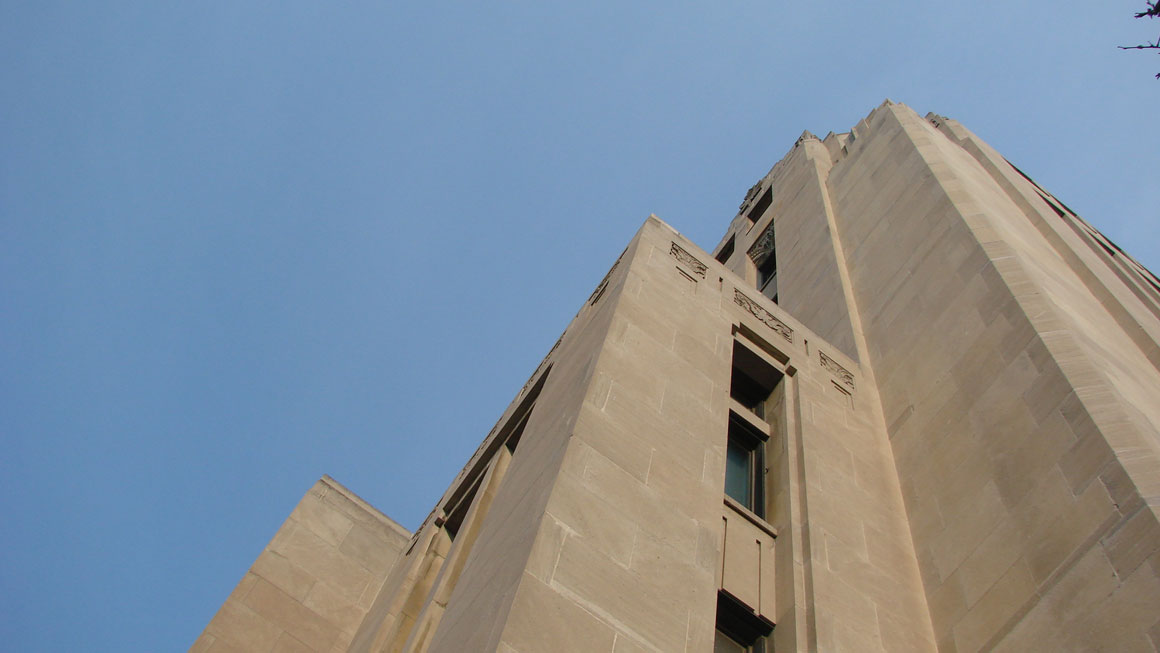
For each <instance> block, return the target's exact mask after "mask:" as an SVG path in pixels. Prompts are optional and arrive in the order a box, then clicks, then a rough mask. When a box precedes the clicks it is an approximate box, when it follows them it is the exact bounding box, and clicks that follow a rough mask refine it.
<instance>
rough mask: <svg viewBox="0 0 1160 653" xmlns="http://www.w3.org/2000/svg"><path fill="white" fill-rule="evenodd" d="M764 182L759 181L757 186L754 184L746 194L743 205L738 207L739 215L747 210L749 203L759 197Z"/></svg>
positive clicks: (742, 201)
mask: <svg viewBox="0 0 1160 653" xmlns="http://www.w3.org/2000/svg"><path fill="white" fill-rule="evenodd" d="M762 181H763V180H761V179H758V180H757V183H756V184H753V185H752V186H750V187H749V190H748V191H747V192H746V193H745V199H743V200H741V205H740V206H738V207H737V212H738V213H741V212H742V211H744V210H745V209H746V208H748V207H749V203H750V202H752V201H753V198H755V197H757V191H759V190H761V182H762Z"/></svg>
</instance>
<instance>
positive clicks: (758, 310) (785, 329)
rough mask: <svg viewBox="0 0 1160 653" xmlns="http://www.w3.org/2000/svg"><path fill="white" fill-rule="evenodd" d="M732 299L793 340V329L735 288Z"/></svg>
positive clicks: (788, 339)
mask: <svg viewBox="0 0 1160 653" xmlns="http://www.w3.org/2000/svg"><path fill="white" fill-rule="evenodd" d="M733 301H734V302H736V304H737V305H738V306H740V307H741V308H744V309H745V310H747V311H749V312H750V313H751V314H752V315H753V317H755V318H757V319H759V320H761V322H762V324H764V325H765V326H767V327H769V328H771V329H773V330H774V331H776V332H777V333H778V334H779V335H780V336H781V337H782V338H785V339H786V340H787V341H789V342H791V343H792V342H793V329H791V328H789V326H788V325H786V323H785V322H782V321H781V320H779V319H777V318H776V317H774V316H773V313H770V312H769V311H767V310H765V309H764V308H762V307H761V306H760V305H759V304H758V303H757V302H755V301H753V300H752V299H750V298H749V297H748V296H747V295H746V294H745V293H743V292H741V291H740V290H738V289H737V288H734V289H733ZM835 364H836V363H835ZM847 374H848V372H847Z"/></svg>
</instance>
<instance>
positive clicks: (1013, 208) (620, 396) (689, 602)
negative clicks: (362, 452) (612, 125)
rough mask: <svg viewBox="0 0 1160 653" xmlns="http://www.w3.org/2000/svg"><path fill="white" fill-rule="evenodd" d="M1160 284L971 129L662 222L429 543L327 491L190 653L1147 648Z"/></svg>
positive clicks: (897, 116)
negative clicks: (702, 225) (696, 219)
mask: <svg viewBox="0 0 1160 653" xmlns="http://www.w3.org/2000/svg"><path fill="white" fill-rule="evenodd" d="M1158 510H1160V282H1158V281H1157V279H1156V277H1155V276H1153V275H1152V274H1151V273H1149V272H1148V271H1147V270H1145V269H1144V268H1143V267H1141V266H1140V265H1139V264H1138V263H1137V262H1136V261H1134V260H1133V259H1132V258H1131V257H1130V256H1128V255H1126V254H1125V253H1124V252H1123V251H1122V250H1120V249H1119V248H1117V247H1116V246H1115V245H1113V244H1112V243H1110V242H1109V241H1108V240H1107V239H1106V238H1104V237H1103V236H1102V235H1101V234H1100V233H1099V232H1098V231H1096V230H1095V229H1094V228H1092V227H1091V226H1090V225H1089V224H1088V223H1086V222H1085V221H1084V220H1082V219H1081V218H1079V217H1078V216H1076V215H1075V214H1074V213H1072V212H1071V211H1070V210H1069V209H1068V208H1067V207H1066V206H1065V205H1064V204H1063V203H1062V202H1060V201H1059V200H1057V199H1056V198H1055V197H1054V196H1053V195H1052V194H1050V193H1048V192H1047V191H1045V190H1044V189H1042V188H1040V187H1039V186H1038V185H1037V184H1035V182H1033V181H1032V180H1031V179H1029V178H1028V177H1027V176H1025V175H1024V174H1023V173H1022V172H1020V171H1019V170H1018V169H1017V168H1015V167H1014V166H1013V165H1011V164H1010V163H1009V162H1007V161H1006V160H1005V159H1004V158H1003V157H1002V156H1001V155H999V154H998V153H997V152H996V151H995V150H993V149H992V148H991V147H990V146H988V145H987V144H986V143H984V142H983V141H981V140H980V139H979V138H977V137H976V136H975V135H974V134H972V133H971V132H969V131H968V130H966V129H965V128H964V127H962V126H961V125H960V124H958V123H957V122H955V121H953V120H948V119H945V118H942V117H939V116H934V115H929V116H927V117H926V118H923V117H921V116H919V115H917V114H916V113H914V112H913V111H912V110H911V109H909V108H908V107H906V106H904V105H900V104H893V103H890V102H886V103H884V104H883V105H882V106H880V107H878V108H877V109H875V110H874V111H872V112H871V113H870V115H869V116H867V117H866V118H865V119H864V120H863V121H861V122H860V123H859V124H858V125H856V126H855V127H854V128H853V129H852V130H850V131H849V132H847V133H843V134H830V135H828V136H826V137H825V138H824V139H819V138H817V137H815V136H813V135H811V134H809V133H805V134H803V135H802V137H801V138H800V139H799V140H798V141H797V142H796V143H795V144H794V145H793V147H792V148H791V149H790V151H789V153H788V154H786V155H785V157H784V158H783V159H782V160H781V161H780V162H778V163H777V164H776V165H775V166H774V167H773V169H772V170H770V172H769V173H768V174H767V175H766V176H765V177H763V178H762V179H761V180H760V181H759V182H758V183H757V184H756V185H754V186H753V188H752V189H750V191H749V193H748V195H747V196H746V198H745V201H744V203H743V204H742V206H741V210H740V211H739V213H738V214H737V216H736V217H734V218H733V220H732V222H731V223H730V224H729V227H728V230H727V231H726V233H725V237H724V238H723V239H722V240H721V242H720V243H718V244H717V246H716V248H714V250H713V251H712V253H709V252H706V251H705V250H702V249H700V248H699V247H697V246H696V245H694V244H693V243H691V242H689V241H688V240H686V239H685V238H684V237H682V236H681V235H680V234H679V233H677V232H676V231H674V230H673V229H672V228H670V227H669V226H668V225H666V224H664V223H663V222H661V221H660V220H658V219H656V218H654V217H650V218H649V219H648V220H647V221H646V222H645V223H644V225H643V226H642V227H641V229H640V231H639V232H638V233H637V235H636V236H635V237H634V238H633V239H632V241H631V242H630V243H629V244H628V246H627V248H626V249H625V250H624V253H623V254H621V256H620V258H619V259H618V260H617V261H616V262H615V263H614V264H613V266H612V268H611V269H610V270H609V272H608V274H607V275H606V276H605V277H604V279H603V280H601V281H600V283H599V284H598V285H597V287H596V289H595V291H594V292H593V293H592V295H591V297H589V298H588V299H587V300H586V301H585V302H584V303H583V305H582V306H581V308H580V311H579V312H578V313H577V315H576V317H575V319H574V320H573V321H572V323H571V324H570V325H569V326H568V328H567V330H566V331H565V332H564V334H563V335H562V336H561V337H560V340H559V341H558V342H557V343H556V345H555V346H554V347H552V349H551V351H549V352H548V354H547V356H546V357H545V358H544V360H543V362H542V363H541V364H540V366H539V367H538V368H537V369H536V370H535V371H534V373H533V374H531V376H530V378H529V380H528V382H527V384H526V385H525V386H524V388H523V389H522V390H521V391H520V393H519V394H518V395H517V397H516V398H515V399H514V401H513V402H512V404H511V405H510V406H509V407H508V409H507V410H506V412H505V413H504V415H503V417H502V418H501V419H500V420H499V423H498V424H497V425H496V426H495V428H494V429H493V430H492V431H491V433H489V434H488V435H487V437H486V438H485V439H484V440H483V443H482V444H481V445H480V447H479V449H478V450H477V451H476V453H475V454H474V455H473V456H472V458H471V460H469V461H468V463H467V465H466V466H465V467H464V468H463V471H462V472H461V473H460V474H459V476H458V477H457V478H456V479H455V481H454V482H453V483H452V485H451V487H450V488H449V489H448V490H447V492H446V494H445V495H444V496H443V497H442V498H441V499H440V500H439V502H438V503H437V504H436V506H435V508H434V510H433V511H432V512H431V514H430V515H429V516H428V518H427V519H426V520H425V521H424V522H423V524H422V525H421V526H420V527H419V529H418V530H417V531H416V532H415V533H408V532H406V531H405V530H404V529H402V528H401V527H399V526H398V525H397V524H395V523H394V522H391V521H390V520H389V519H387V518H386V517H384V516H382V515H381V514H379V513H378V512H377V511H375V510H374V509H373V508H371V507H370V506H368V505H366V504H365V503H363V502H362V501H361V500H359V499H358V498H357V497H356V496H354V495H353V494H351V493H350V492H349V491H347V490H345V489H343V488H342V487H341V486H339V485H338V484H337V483H335V482H334V481H332V480H330V479H328V478H326V479H323V480H322V481H320V482H319V484H318V485H316V486H315V488H314V489H312V490H311V491H310V493H308V494H307V496H306V497H305V498H304V499H303V501H302V503H301V504H300V505H299V507H298V508H297V509H296V510H295V512H294V514H292V515H291V517H290V519H288V520H287V522H286V524H285V525H284V526H283V527H282V529H281V530H280V531H279V532H278V533H277V534H276V535H275V537H274V539H273V540H272V541H271V542H270V544H269V546H268V547H267V548H266V550H265V551H264V552H263V553H262V555H261V556H260V557H259V558H258V560H257V562H256V563H255V565H254V567H253V568H252V569H251V571H250V572H249V573H248V574H247V575H246V577H245V578H244V579H243V580H242V582H241V583H240V584H239V585H238V587H237V588H236V589H235V591H234V593H233V594H231V596H230V598H229V599H228V600H227V601H226V603H225V605H223V607H222V608H221V611H220V612H219V613H218V615H217V616H216V617H215V618H214V619H213V621H212V622H211V623H210V624H209V626H208V627H207V628H206V630H205V633H204V634H203V635H202V637H201V638H200V639H199V640H198V641H197V642H196V643H195V644H194V650H197V651H227V650H254V651H258V650H261V651H270V650H295V651H298V650H301V651H359V652H363V651H367V652H376V653H377V652H380V651H408V652H410V651H416V652H417V651H432V652H434V651H439V652H443V651H455V652H459V651H501V652H504V653H530V652H533V651H611V652H615V653H620V652H624V651H663V652H665V653H668V652H672V651H690V652H696V653H708V652H710V651H766V652H770V651H778V652H779V653H780V652H784V651H857V652H859V653H862V652H866V651H936V650H937V651H940V652H943V653H946V652H956V651H957V652H959V653H966V652H968V651H980V650H999V651H1012V652H1016V651H1018V652H1021V651H1098V650H1104V651H1154V650H1156V649H1157V647H1158V646H1160V523H1158V521H1157V511H1158Z"/></svg>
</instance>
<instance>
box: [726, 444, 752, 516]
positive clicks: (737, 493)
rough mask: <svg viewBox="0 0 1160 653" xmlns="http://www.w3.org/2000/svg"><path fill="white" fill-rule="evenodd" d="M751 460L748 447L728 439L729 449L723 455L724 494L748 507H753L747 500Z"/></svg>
mask: <svg viewBox="0 0 1160 653" xmlns="http://www.w3.org/2000/svg"><path fill="white" fill-rule="evenodd" d="M751 461H752V457H751V456H750V455H749V449H746V448H745V447H743V446H741V445H740V444H738V443H737V442H734V441H733V440H730V441H729V450H728V452H727V454H726V457H725V494H728V495H729V496H731V497H733V498H734V499H736V500H737V501H738V502H740V503H741V505H743V506H745V507H746V508H750V509H752V508H753V506H752V504H751V502H750V500H749V479H750V478H751V477H752V474H751V473H750V472H751V469H750V468H751V465H752V463H751Z"/></svg>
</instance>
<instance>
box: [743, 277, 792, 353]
mask: <svg viewBox="0 0 1160 653" xmlns="http://www.w3.org/2000/svg"><path fill="white" fill-rule="evenodd" d="M733 301H734V302H735V303H736V304H737V305H738V306H740V307H741V308H744V309H745V310H747V311H749V313H750V314H752V315H753V317H755V318H757V319H758V320H761V323H762V324H764V325H765V326H767V327H769V328H771V329H773V330H774V331H776V332H777V333H778V335H780V336H781V337H783V338H785V339H786V340H787V341H788V342H791V343H792V342H793V329H791V328H789V325H787V324H786V323H785V322H782V321H781V320H779V319H777V318H776V317H774V316H773V313H770V312H769V311H767V310H765V309H764V308H763V307H762V306H761V305H759V304H758V303H757V302H755V301H753V300H752V299H750V298H749V296H748V295H746V294H745V293H743V292H741V291H740V290H738V289H737V288H734V289H733Z"/></svg>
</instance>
